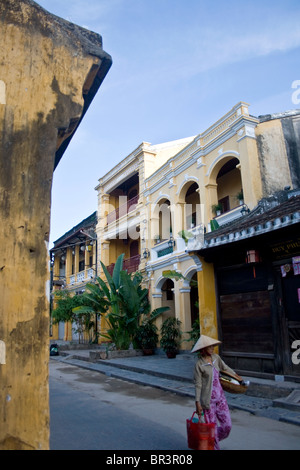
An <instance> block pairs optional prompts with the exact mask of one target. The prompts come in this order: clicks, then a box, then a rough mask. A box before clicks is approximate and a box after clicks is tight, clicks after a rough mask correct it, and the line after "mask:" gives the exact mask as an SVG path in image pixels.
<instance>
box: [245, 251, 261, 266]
mask: <svg viewBox="0 0 300 470" xmlns="http://www.w3.org/2000/svg"><path fill="white" fill-rule="evenodd" d="M259 262H260V255H259V251H257V250H248V251H247V253H246V263H249V264H250V263H259Z"/></svg>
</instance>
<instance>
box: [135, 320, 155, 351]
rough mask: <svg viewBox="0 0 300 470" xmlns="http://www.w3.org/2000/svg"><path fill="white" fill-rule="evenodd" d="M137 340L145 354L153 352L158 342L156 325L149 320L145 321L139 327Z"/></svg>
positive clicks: (138, 345)
mask: <svg viewBox="0 0 300 470" xmlns="http://www.w3.org/2000/svg"><path fill="white" fill-rule="evenodd" d="M135 342H136V345H137V347H138V348H140V349H142V350H143V354H144V355H145V356H149V355H151V354H153V353H154V349H155V348H156V345H157V342H158V331H157V327H156V325H155V324H154V323H153V322H152V321H149V320H148V321H145V322H143V323H142V324H141V325H140V326H139V328H138V329H137V333H136V336H135Z"/></svg>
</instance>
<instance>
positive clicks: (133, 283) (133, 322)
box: [73, 254, 167, 349]
mask: <svg viewBox="0 0 300 470" xmlns="http://www.w3.org/2000/svg"><path fill="white" fill-rule="evenodd" d="M123 259H124V254H122V255H120V256H119V257H118V259H117V261H116V264H115V266H114V270H113V273H112V275H110V273H109V272H108V270H107V268H106V266H105V265H104V264H103V263H101V266H102V270H103V273H104V275H105V278H106V279H105V280H104V279H101V278H100V277H98V278H97V280H96V284H87V286H86V288H87V291H89V292H88V293H84V294H83V296H82V297H83V299H87V300H89V302H90V304H89V305H92V307H87V306H82V307H78V308H75V309H74V310H73V311H74V312H75V313H84V312H91V311H93V310H95V309H97V311H98V312H99V313H101V314H103V313H105V319H106V323H107V329H106V333H102V335H101V336H103V337H104V338H106V339H109V340H110V341H111V342H112V343H114V345H115V347H116V348H117V349H128V348H129V346H130V344H131V343H133V344H135V339H136V334H137V331H138V328H139V325H140V323H141V321H143V320H145V319H147V317H148V316H149V315H150V310H151V305H150V302H149V298H148V290H147V289H145V288H143V287H142V280H143V278H142V275H141V273H139V272H136V273H134V274H128V273H127V271H125V270H123ZM166 309H167V308H162V309H158V310H157V311H155V312H153V314H154V315H155V316H157V315H159V314H160V313H162V312H163V311H165V310H166Z"/></svg>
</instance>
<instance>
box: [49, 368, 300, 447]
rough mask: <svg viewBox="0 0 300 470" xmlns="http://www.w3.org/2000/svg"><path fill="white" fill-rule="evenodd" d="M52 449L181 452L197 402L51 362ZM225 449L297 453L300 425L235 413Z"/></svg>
mask: <svg viewBox="0 0 300 470" xmlns="http://www.w3.org/2000/svg"><path fill="white" fill-rule="evenodd" d="M49 368H50V431H51V437H50V449H51V450H106V451H112V450H114V451H125V450H148V451H158V450H159V451H168V450H169V451H177V452H180V451H182V452H183V454H184V453H185V455H186V454H187V451H188V447H187V438H186V419H187V418H189V417H190V416H191V414H192V413H193V411H194V401H193V400H192V399H190V398H187V397H181V396H178V395H176V394H173V393H169V392H165V391H162V390H158V389H154V388H151V387H144V386H140V385H136V384H133V383H129V382H125V381H123V380H118V379H115V378H112V377H108V376H106V375H103V374H99V373H97V372H93V371H90V370H86V369H82V368H78V367H75V366H71V365H68V364H65V363H60V362H57V361H53V360H52V361H51V360H50V366H49ZM231 416H232V423H233V427H232V431H231V434H230V436H229V437H228V438H227V439H226V440H224V441H222V442H221V449H222V450H299V449H300V427H299V426H295V425H291V424H287V423H282V422H279V421H275V420H271V419H267V418H263V417H256V416H253V415H251V414H249V413H247V412H243V411H239V410H233V411H232V412H231Z"/></svg>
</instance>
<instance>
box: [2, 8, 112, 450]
mask: <svg viewBox="0 0 300 470" xmlns="http://www.w3.org/2000/svg"><path fill="white" fill-rule="evenodd" d="M0 29H1V35H0V80H1V83H2V84H3V86H2V87H1V98H0V126H1V140H0V220H1V224H0V341H2V343H1V344H4V346H5V351H6V358H5V359H6V360H5V364H0V449H1V450H8V449H11V450H17V449H19V450H28V449H41V450H47V449H48V448H49V405H48V401H49V396H48V395H49V394H48V361H49V294H48V293H49V280H50V273H49V256H48V241H49V230H50V205H51V186H52V176H53V170H54V168H55V167H56V166H57V164H58V162H59V160H60V158H61V157H62V155H63V153H64V151H65V149H66V147H67V145H68V143H69V141H70V139H71V137H72V134H73V132H74V130H75V129H76V126H77V125H78V123H79V122H80V120H81V119H82V117H83V116H84V114H85V112H86V110H87V108H88V106H89V104H90V102H91V101H92V99H93V97H94V95H95V93H96V92H97V90H98V88H99V86H100V84H101V83H102V81H103V79H104V77H105V75H106V73H107V71H108V69H109V67H110V65H111V59H110V57H109V56H108V55H107V54H105V53H104V52H103V49H102V40H101V37H100V36H99V35H97V34H95V33H91V32H89V31H87V30H85V29H82V28H80V27H78V26H76V25H72V24H70V23H69V22H66V21H64V20H62V19H60V18H58V17H56V16H53V15H51V14H49V13H48V12H46V11H45V10H44V9H42V8H41V7H40V6H39V5H37V4H36V3H35V2H33V1H31V0H1V2H0Z"/></svg>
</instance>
